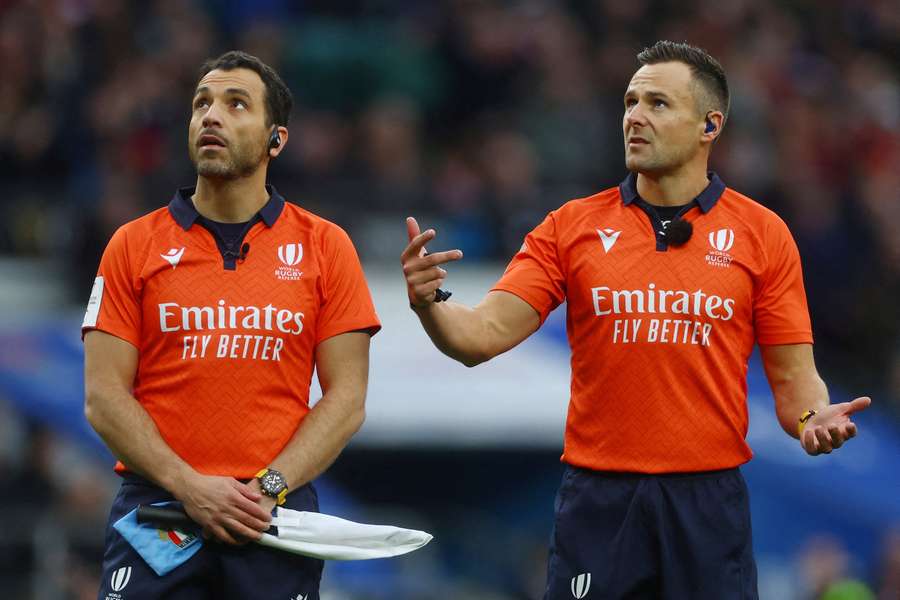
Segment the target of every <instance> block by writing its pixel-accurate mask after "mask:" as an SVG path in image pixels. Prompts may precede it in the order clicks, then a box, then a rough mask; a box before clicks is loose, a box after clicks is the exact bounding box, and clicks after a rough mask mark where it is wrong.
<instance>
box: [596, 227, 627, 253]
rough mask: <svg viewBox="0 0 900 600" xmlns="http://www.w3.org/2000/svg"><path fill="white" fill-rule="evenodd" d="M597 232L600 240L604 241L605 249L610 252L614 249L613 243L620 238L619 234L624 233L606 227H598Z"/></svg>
mask: <svg viewBox="0 0 900 600" xmlns="http://www.w3.org/2000/svg"><path fill="white" fill-rule="evenodd" d="M597 234H598V235H599V236H600V241H601V242H603V251H604V252H606V253H607V254H609V251H610V250H612V247H613V244H615V243H616V240H618V239H619V236H620V235H621V234H622V232H621V231H615V230H613V229H609V228H606V229H598V230H597Z"/></svg>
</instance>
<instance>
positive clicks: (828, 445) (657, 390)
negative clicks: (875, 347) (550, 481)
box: [401, 41, 870, 600]
mask: <svg viewBox="0 0 900 600" xmlns="http://www.w3.org/2000/svg"><path fill="white" fill-rule="evenodd" d="M638 61H639V63H640V65H641V66H640V68H639V69H638V70H637V72H635V74H634V76H633V77H632V79H631V82H630V83H629V85H628V89H627V90H626V92H625V96H624V116H623V119H622V128H623V133H624V141H625V164H626V166H627V168H628V170H629V171H630V172H631V173H630V174H629V175H628V177H626V179H625V181H623V182H622V183H621V184H620V185H619V186H618V187H614V188H610V189H608V190H606V191H603V192H600V193H599V194H596V195H593V196H590V197H587V198H582V199H578V200H574V201H572V202H569V203H567V204H565V205H563V206H562V207H561V208H559V209H557V210H555V211H553V212H551V213H550V214H549V215H548V216H547V218H546V219H545V220H544V222H543V223H541V224H540V225H538V227H537V228H535V229H534V230H533V231H532V232H531V233H530V234H529V235H528V236H527V237H526V238H525V243H524V244H523V245H522V248H521V250H520V251H519V252H518V253H517V254H516V256H515V257H514V258H513V260H512V262H511V263H510V265H509V267H508V268H507V270H506V272H505V273H504V275H503V277H502V278H501V279H500V281H499V282H498V283H497V284H496V285H495V286H494V288H493V289H492V290H491V291H490V292H489V293H488V294H487V296H486V297H485V298H484V300H483V301H482V302H481V303H480V304H478V305H477V306H475V307H474V308H469V307H467V306H464V305H462V304H458V303H454V302H443V301H442V300H445V299H446V293H445V292H443V291H442V290H440V289H439V288H440V287H441V286H442V285H443V282H444V279H445V277H446V275H447V273H446V271H445V270H444V269H443V268H442V267H441V266H440V265H441V264H443V263H446V262H448V261H453V260H458V259H459V258H461V257H462V253H461V252H460V251H459V250H449V251H445V252H436V253H433V254H426V253H425V251H424V246H425V244H426V243H428V242H429V241H430V240H432V239H434V237H435V232H434V230H428V231H425V232H424V233H420V231H419V226H418V224H417V223H416V221H415V220H414V219H412V218H410V219H408V220H407V228H408V234H409V240H410V243H409V246H407V248H406V250H405V251H404V252H403V254H402V257H401V262H402V264H403V270H404V273H405V275H406V282H407V291H408V295H409V300H410V303H411V305H412V307H413V309H414V310H415V312H416V314H417V315H418V316H419V319H420V320H421V322H422V325H423V326H424V328H425V331H426V332H427V333H428V335H429V336H430V337H431V339H432V340H433V341H434V343H435V345H436V346H437V347H438V348H439V349H440V350H441V351H443V352H444V353H445V354H447V355H448V356H450V357H452V358H454V359H456V360H458V361H460V362H462V363H464V364H466V365H469V366H474V365H476V364H478V363H480V362H483V361H486V360H489V359H490V358H492V357H494V356H496V355H498V354H500V353H502V352H505V351H507V350H509V349H510V348H512V347H514V346H516V345H517V344H518V343H520V342H521V341H522V340H524V339H525V338H526V337H528V336H529V335H531V333H533V332H534V331H535V330H536V329H537V328H538V327H539V326H540V325H541V323H543V321H544V319H546V317H547V315H548V314H549V313H550V311H552V310H553V309H554V308H556V307H557V306H559V305H560V304H561V303H562V302H563V301H566V302H567V328H568V337H569V344H570V346H571V349H572V382H571V400H570V404H569V413H568V419H567V423H566V435H565V450H564V453H563V457H562V459H563V461H564V462H565V463H566V470H565V475H564V477H563V481H562V484H561V486H560V489H559V493H558V496H557V500H556V521H555V525H554V534H553V540H552V543H551V549H550V559H549V569H548V582H547V591H546V595H545V596H544V597H545V600H563V599H571V598H573V597H574V598H589V599H591V598H593V599H600V598H607V599H619V598H622V599H624V598H630V599H636V598H646V599H651V598H652V599H671V600H683V599H685V598H704V599H706V598H716V599H719V598H722V599H724V598H729V599H738V598H740V599H750V598H756V597H757V590H756V566H755V563H754V560H753V554H752V545H751V531H750V512H749V506H748V496H747V490H746V486H745V483H744V480H743V478H742V476H741V474H740V471H739V470H738V467H739V465H741V464H743V463H745V462H746V461H748V460H749V459H750V457H751V451H750V448H749V447H748V446H747V443H746V441H745V436H746V433H747V425H748V417H747V404H746V396H747V391H746V374H747V361H748V359H749V357H750V353H751V351H752V349H753V345H754V343H758V344H759V346H760V348H761V353H762V358H763V362H764V366H765V370H766V374H767V376H768V379H769V383H770V385H771V387H772V391H773V393H774V396H775V402H776V412H777V414H778V419H779V421H780V422H781V425H782V427H783V428H784V430H785V431H786V432H787V433H788V434H790V435H792V436H794V437H799V438H800V443H801V445H802V447H803V449H804V450H806V452H808V453H809V454H813V455H814V454H820V453H828V452H831V451H832V450H833V449H836V448H839V447H840V446H841V445H842V444H843V443H844V442H845V441H846V440H848V439H849V438H851V437H853V436H854V435H856V426H855V425H854V424H853V423H852V422H851V421H850V418H849V417H850V415H852V414H853V413H854V412H856V411H859V410H862V409H864V408H865V407H866V406H868V405H869V403H870V400H869V398H857V399H856V400H853V401H852V402H845V403H841V404H833V405H830V404H829V399H828V392H827V390H826V388H825V384H824V383H823V382H822V380H821V378H820V377H819V375H818V373H817V371H816V367H815V363H814V361H813V354H812V334H811V327H810V322H809V315H808V311H807V307H806V297H805V293H804V289H803V281H802V275H801V269H800V259H799V255H798V252H797V248H796V245H795V244H794V241H793V239H792V237H791V234H790V232H789V231H788V229H787V227H786V226H785V224H784V223H783V222H782V221H781V219H779V218H778V217H777V216H776V215H775V214H774V213H772V212H771V211H769V210H767V209H766V208H764V207H762V206H761V205H759V204H757V203H756V202H754V201H753V200H751V199H750V198H747V197H746V196H742V195H741V194H739V193H737V192H735V191H734V190H731V189H728V188H726V187H725V184H724V183H723V182H722V180H721V179H720V178H719V177H718V176H717V175H715V174H714V173H710V172H708V171H707V164H708V159H709V153H710V149H711V147H712V144H713V142H714V141H715V139H716V138H717V137H718V136H719V135H720V134H721V132H722V127H723V125H724V124H725V119H726V115H727V114H728V105H729V93H728V85H727V82H726V78H725V73H724V71H723V70H722V67H721V66H720V65H719V63H718V62H717V61H716V60H715V59H713V58H712V57H711V56H709V55H708V54H707V53H706V52H704V51H702V50H700V49H698V48H695V47H692V46H689V45H687V44H677V43H672V42H665V41H664V42H658V43H656V44H655V45H654V46H652V47H650V48H648V49H645V50H644V51H643V52H641V53H640V54H639V55H638Z"/></svg>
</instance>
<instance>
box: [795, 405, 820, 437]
mask: <svg viewBox="0 0 900 600" xmlns="http://www.w3.org/2000/svg"><path fill="white" fill-rule="evenodd" d="M815 414H816V411H815V410H812V409H810V410H808V411H806V412H805V413H803V414H802V415H800V420H799V421H798V422H797V435H803V428H804V427H806V422H807V421H809V420H810V419H812V418H813V416H814V415H815Z"/></svg>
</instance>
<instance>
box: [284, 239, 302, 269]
mask: <svg viewBox="0 0 900 600" xmlns="http://www.w3.org/2000/svg"><path fill="white" fill-rule="evenodd" d="M278 260H280V261H281V262H282V264H284V265H285V266H287V267H293V266H294V265H298V264H300V261H301V260H303V244H301V243H300V242H297V243H296V244H284V245H283V246H278Z"/></svg>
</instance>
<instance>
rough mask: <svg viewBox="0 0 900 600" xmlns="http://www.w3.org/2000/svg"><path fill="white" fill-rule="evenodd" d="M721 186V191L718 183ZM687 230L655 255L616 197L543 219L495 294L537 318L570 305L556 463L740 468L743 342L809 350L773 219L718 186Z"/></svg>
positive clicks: (799, 285) (746, 451)
mask: <svg viewBox="0 0 900 600" xmlns="http://www.w3.org/2000/svg"><path fill="white" fill-rule="evenodd" d="M723 188H724V186H723ZM684 218H685V219H686V220H688V221H691V222H692V224H693V227H694V233H693V236H692V237H691V239H690V240H689V241H688V242H687V243H686V244H685V245H684V246H681V247H670V248H668V249H667V250H665V251H659V250H657V245H656V237H655V232H654V230H653V227H652V224H651V221H650V219H649V218H648V216H647V214H646V213H645V212H644V211H643V210H642V209H641V208H640V207H639V206H637V205H636V204H634V203H632V204H626V203H624V202H623V198H622V193H621V192H620V189H619V188H611V189H608V190H606V191H604V192H601V193H599V194H596V195H594V196H590V197H588V198H583V199H579V200H573V201H571V202H569V203H567V204H565V205H564V206H562V207H561V208H559V209H558V210H555V211H553V212H551V213H550V214H549V215H548V216H547V218H546V219H545V220H544V222H543V223H541V224H540V225H539V226H538V227H537V228H535V229H534V230H533V231H532V232H531V233H530V234H529V235H528V236H527V237H526V240H525V244H524V245H523V247H522V249H521V250H520V251H519V252H518V253H517V254H516V256H515V257H514V258H513V260H512V262H511V263H510V264H509V267H508V268H507V270H506V272H505V273H504V275H503V276H502V278H501V279H500V280H499V282H498V283H497V284H496V286H495V287H494V289H495V290H502V291H506V292H510V293H513V294H515V295H517V296H519V297H520V298H522V299H523V300H525V301H526V302H528V303H529V304H530V305H531V306H532V307H534V309H535V310H537V311H538V313H540V318H541V322H543V321H544V320H545V319H546V318H547V315H548V314H549V313H550V311H552V310H553V309H554V308H556V307H557V306H558V305H560V304H561V303H562V302H564V301H565V302H566V303H567V309H566V310H567V333H568V338H569V344H570V346H571V349H572V359H571V367H572V380H571V397H570V404H569V412H568V417H567V422H566V434H565V449H564V453H563V460H564V461H565V462H567V463H569V464H572V465H576V466H581V467H586V468H590V469H597V470H611V471H630V472H641V473H665V472H694V471H703V470H712V469H723V468H730V467H734V466H737V465H739V464H742V463H744V462H746V461H748V460H749V459H750V458H751V456H752V452H751V450H750V447H749V446H748V445H747V443H746V441H745V437H746V434H747V427H748V415H747V385H746V377H747V361H748V359H749V357H750V354H751V351H752V349H753V345H754V342H758V343H760V344H800V343H812V329H811V326H810V320H809V312H808V309H807V305H806V294H805V292H804V288H803V278H802V274H801V268H800V258H799V253H798V251H797V247H796V244H795V243H794V241H793V238H792V237H791V234H790V232H789V231H788V229H787V226H786V225H785V224H784V222H783V221H782V220H781V219H780V218H779V217H778V216H776V215H775V214H774V213H773V212H771V211H770V210H768V209H766V208H765V207H763V206H761V205H760V204H757V203H756V202H754V201H753V200H751V199H750V198H747V197H745V196H742V195H741V194H738V193H737V192H735V191H733V190H731V189H728V188H724V192H723V193H722V195H721V197H720V198H719V200H718V202H716V203H715V204H714V205H713V206H712V208H711V209H709V212H705V213H704V212H703V211H702V210H701V209H700V207H699V206H694V207H693V208H691V209H690V211H688V212H687V213H686V214H685V216H684Z"/></svg>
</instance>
